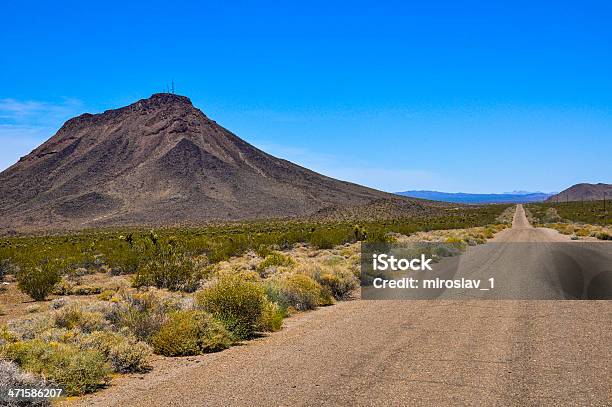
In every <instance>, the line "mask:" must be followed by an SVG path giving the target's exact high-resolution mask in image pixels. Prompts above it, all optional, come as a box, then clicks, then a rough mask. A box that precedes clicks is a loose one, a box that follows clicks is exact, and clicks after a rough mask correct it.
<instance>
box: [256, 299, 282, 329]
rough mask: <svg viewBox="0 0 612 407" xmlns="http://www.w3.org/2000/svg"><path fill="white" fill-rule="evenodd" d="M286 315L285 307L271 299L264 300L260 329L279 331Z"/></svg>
mask: <svg viewBox="0 0 612 407" xmlns="http://www.w3.org/2000/svg"><path fill="white" fill-rule="evenodd" d="M286 315H287V313H286V309H284V308H283V307H282V306H280V305H278V304H277V303H274V302H272V301H266V305H265V306H264V311H263V314H262V316H261V321H260V329H261V330H262V331H267V332H276V331H279V330H280V329H281V328H282V326H283V319H284V318H285V316H286Z"/></svg>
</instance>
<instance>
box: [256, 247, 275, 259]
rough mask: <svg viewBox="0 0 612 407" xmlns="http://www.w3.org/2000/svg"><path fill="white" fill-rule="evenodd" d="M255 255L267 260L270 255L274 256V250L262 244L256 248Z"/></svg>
mask: <svg viewBox="0 0 612 407" xmlns="http://www.w3.org/2000/svg"><path fill="white" fill-rule="evenodd" d="M255 253H256V254H257V255H258V256H259V257H261V258H262V259H265V258H266V257H267V256H268V255H269V254H272V249H270V247H269V246H267V245H265V244H260V245H259V246H257V247H256V248H255Z"/></svg>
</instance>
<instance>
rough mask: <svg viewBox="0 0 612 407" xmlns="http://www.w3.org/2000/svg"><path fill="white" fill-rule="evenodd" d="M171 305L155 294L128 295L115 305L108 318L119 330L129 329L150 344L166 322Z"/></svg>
mask: <svg viewBox="0 0 612 407" xmlns="http://www.w3.org/2000/svg"><path fill="white" fill-rule="evenodd" d="M169 311H171V307H170V305H169V304H167V303H165V302H164V301H162V300H160V299H159V298H158V297H156V296H155V295H154V294H153V293H144V294H128V295H125V296H124V297H123V301H121V302H118V303H115V304H113V307H112V309H111V312H110V313H109V315H108V316H107V317H108V318H109V320H110V322H111V323H113V324H114V325H115V326H116V327H117V328H127V329H128V330H129V331H130V332H131V333H132V334H133V335H134V336H136V337H137V338H138V339H140V340H142V341H145V342H149V341H150V339H151V337H152V336H153V334H155V333H156V332H157V331H159V329H160V328H161V326H162V325H163V324H164V323H165V322H166V319H167V313H168V312H169Z"/></svg>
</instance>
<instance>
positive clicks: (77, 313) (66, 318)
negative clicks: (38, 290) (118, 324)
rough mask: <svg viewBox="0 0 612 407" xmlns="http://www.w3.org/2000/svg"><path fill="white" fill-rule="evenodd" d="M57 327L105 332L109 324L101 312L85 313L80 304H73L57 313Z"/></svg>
mask: <svg viewBox="0 0 612 407" xmlns="http://www.w3.org/2000/svg"><path fill="white" fill-rule="evenodd" d="M55 325H56V326H57V327H58V328H66V329H79V330H81V331H83V332H93V331H100V330H103V329H104V328H106V327H107V326H108V322H107V321H106V319H105V318H104V315H102V314H101V313H100V312H89V311H84V310H82V309H81V308H80V307H79V305H78V304H71V305H68V306H65V307H64V308H62V309H60V310H59V311H57V314H56V315H55Z"/></svg>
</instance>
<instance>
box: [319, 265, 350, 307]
mask: <svg viewBox="0 0 612 407" xmlns="http://www.w3.org/2000/svg"><path fill="white" fill-rule="evenodd" d="M315 279H316V280H317V282H318V283H319V284H321V286H322V287H327V288H329V290H330V291H331V294H332V295H333V296H334V298H335V299H337V300H345V299H347V298H348V297H349V296H350V295H351V293H352V292H353V291H355V290H356V289H357V287H359V279H357V277H355V274H354V273H353V272H352V271H350V270H348V269H343V268H332V269H329V270H321V271H320V272H319V273H317V274H316V276H315Z"/></svg>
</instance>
